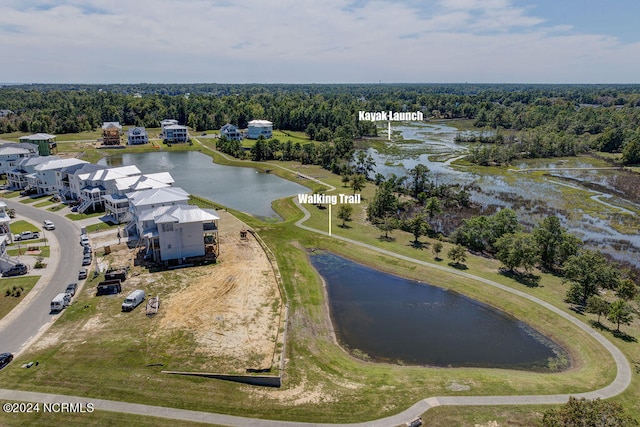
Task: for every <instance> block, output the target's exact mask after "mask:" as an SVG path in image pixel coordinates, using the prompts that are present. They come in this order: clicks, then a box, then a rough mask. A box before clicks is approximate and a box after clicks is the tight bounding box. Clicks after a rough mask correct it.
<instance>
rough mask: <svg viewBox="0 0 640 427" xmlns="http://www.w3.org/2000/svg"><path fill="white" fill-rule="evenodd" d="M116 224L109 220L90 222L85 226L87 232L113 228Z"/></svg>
mask: <svg viewBox="0 0 640 427" xmlns="http://www.w3.org/2000/svg"><path fill="white" fill-rule="evenodd" d="M117 227H118V224H114V223H111V222H100V223H99V224H91V225H88V226H87V233H95V232H98V231H105V230H110V229H113V228H117Z"/></svg>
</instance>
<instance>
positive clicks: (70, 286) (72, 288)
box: [64, 283, 78, 296]
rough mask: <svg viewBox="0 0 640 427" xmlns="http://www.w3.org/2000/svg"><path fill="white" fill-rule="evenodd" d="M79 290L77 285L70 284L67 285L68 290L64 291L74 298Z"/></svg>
mask: <svg viewBox="0 0 640 427" xmlns="http://www.w3.org/2000/svg"><path fill="white" fill-rule="evenodd" d="M77 288H78V284H77V283H69V284H68V285H67V289H66V290H65V291H64V293H65V294H67V295H71V296H74V295H75V294H76V289H77Z"/></svg>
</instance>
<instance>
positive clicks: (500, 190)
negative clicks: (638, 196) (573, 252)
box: [368, 123, 640, 268]
mask: <svg viewBox="0 0 640 427" xmlns="http://www.w3.org/2000/svg"><path fill="white" fill-rule="evenodd" d="M392 126H393V127H392V140H391V141H383V142H382V145H376V147H377V149H376V148H373V147H371V148H369V149H368V152H369V154H370V155H371V156H372V157H373V159H374V160H375V162H376V168H375V172H374V173H382V174H383V175H385V176H388V175H389V174H391V173H394V174H396V175H399V176H401V175H406V174H407V171H408V170H409V169H411V168H413V167H415V166H416V165H417V164H419V163H422V164H424V165H426V166H427V167H428V168H429V170H430V171H431V178H432V179H433V180H434V181H435V182H436V183H438V184H443V183H447V184H459V185H467V186H470V188H471V190H470V192H471V200H472V201H473V202H475V203H477V204H478V205H480V206H482V207H483V208H489V209H488V210H489V211H494V210H495V209H496V208H502V207H509V208H512V209H514V210H515V211H516V212H517V213H518V216H519V218H520V220H521V221H522V222H523V223H524V224H525V225H526V226H527V227H529V228H531V227H533V226H535V225H536V224H537V223H539V222H540V221H541V220H542V219H544V218H545V217H546V216H549V215H551V214H554V215H557V216H558V217H559V218H560V220H561V222H562V224H563V226H564V227H566V228H567V229H568V230H569V231H570V232H571V233H573V234H575V235H577V236H578V237H579V238H581V239H582V240H583V241H585V242H586V243H587V244H588V245H589V246H590V247H591V248H597V249H599V250H601V251H603V252H605V253H607V254H609V255H611V256H612V257H613V258H615V259H617V260H619V261H625V262H628V263H629V264H632V265H634V266H635V267H638V268H640V234H638V228H639V227H640V219H639V215H640V205H638V204H637V203H632V202H630V201H629V200H625V199H624V198H623V197H621V196H620V194H618V193H619V191H616V186H618V187H619V186H620V183H621V182H623V181H625V180H628V176H627V175H626V174H630V173H631V172H625V171H618V170H616V171H611V170H601V169H594V168H600V167H606V166H610V165H609V164H607V163H606V162H604V161H602V160H599V159H595V158H591V157H585V156H583V157H575V158H569V159H534V160H526V161H519V162H518V164H516V165H515V166H513V167H511V168H507V167H504V168H495V167H494V168H481V167H472V168H466V167H457V166H455V163H452V160H454V159H456V158H459V157H460V156H464V153H466V152H467V151H468V145H467V144H458V143H456V142H454V138H455V136H456V134H457V133H458V131H457V130H456V129H455V128H453V127H451V126H447V125H446V124H442V123H395V124H392ZM380 132H381V134H383V130H380ZM527 168H542V169H545V171H544V172H543V171H535V170H533V171H530V172H517V171H515V170H514V169H527ZM567 184H569V185H567ZM616 184H617V185H616ZM594 185H595V186H597V188H595V189H594ZM569 188H571V190H569Z"/></svg>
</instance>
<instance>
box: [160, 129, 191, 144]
mask: <svg viewBox="0 0 640 427" xmlns="http://www.w3.org/2000/svg"><path fill="white" fill-rule="evenodd" d="M163 134H164V141H165V142H169V143H173V142H187V141H189V129H188V128H187V127H186V126H182V125H169V126H165V127H164V130H163Z"/></svg>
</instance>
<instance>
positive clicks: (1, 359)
mask: <svg viewBox="0 0 640 427" xmlns="http://www.w3.org/2000/svg"><path fill="white" fill-rule="evenodd" d="M12 360H13V354H11V353H2V354H0V369H2V368H4V367H5V366H7V365H8V364H9V363H11V361H12Z"/></svg>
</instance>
